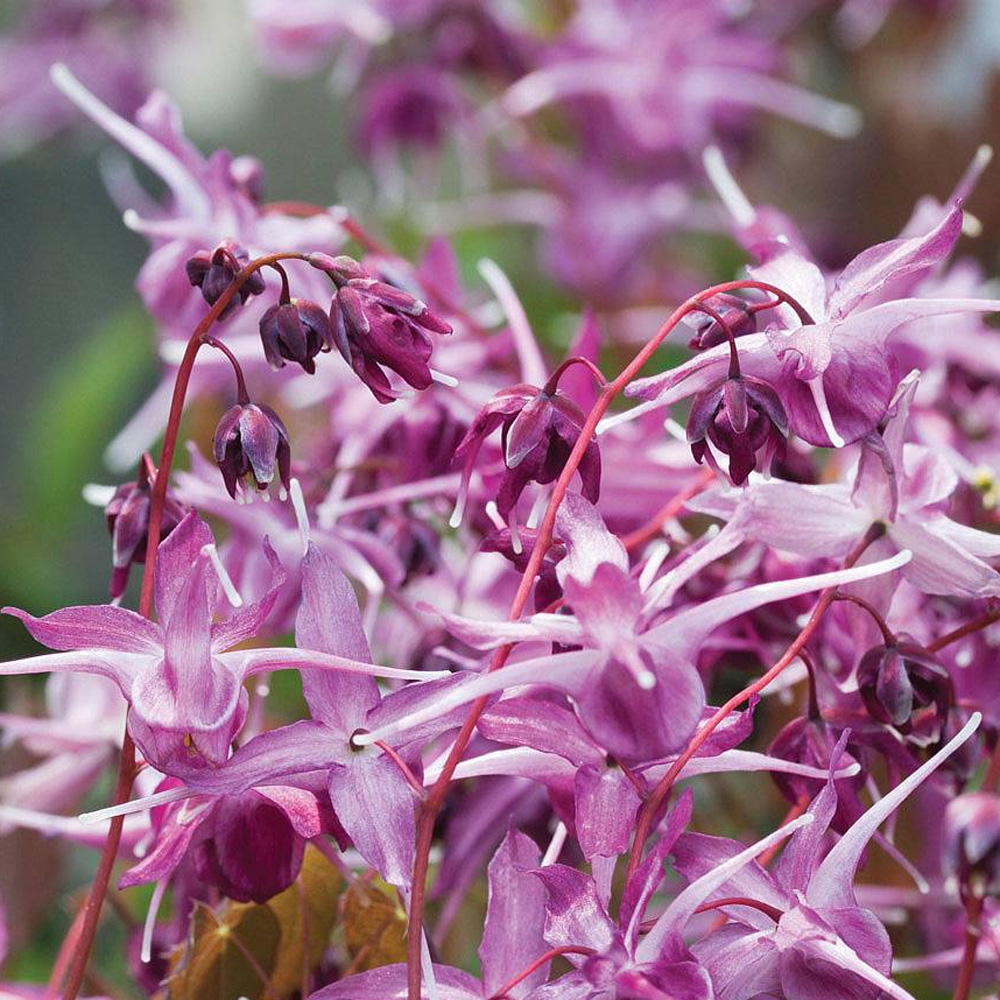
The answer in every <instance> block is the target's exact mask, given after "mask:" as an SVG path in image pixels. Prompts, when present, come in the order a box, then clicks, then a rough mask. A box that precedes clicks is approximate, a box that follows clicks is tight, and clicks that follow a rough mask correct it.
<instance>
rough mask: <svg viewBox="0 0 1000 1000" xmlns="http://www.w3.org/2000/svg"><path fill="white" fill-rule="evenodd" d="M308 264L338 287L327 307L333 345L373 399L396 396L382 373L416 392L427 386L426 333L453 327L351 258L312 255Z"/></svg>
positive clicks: (386, 400)
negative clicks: (396, 376) (394, 375)
mask: <svg viewBox="0 0 1000 1000" xmlns="http://www.w3.org/2000/svg"><path fill="white" fill-rule="evenodd" d="M310 263H311V264H312V265H313V266H314V267H318V268H320V270H323V271H325V272H326V273H327V274H329V275H330V278H331V279H332V280H333V282H334V284H335V285H336V286H337V291H336V292H335V294H334V296H333V302H332V303H331V305H330V324H331V327H332V332H333V337H334V340H335V341H336V344H337V346H338V347H339V348H340V351H341V353H342V354H343V355H344V359H345V360H346V361H347V363H348V364H349V365H350V366H351V367H352V368H353V369H354V371H355V373H356V374H357V376H358V378H360V379H361V381H362V382H364V383H365V385H367V386H368V388H369V389H371V391H372V394H373V395H374V396H375V398H376V399H377V400H378V401H379V402H380V403H390V402H392V401H393V400H394V399H396V398H398V396H399V393H398V392H397V391H396V390H395V389H393V387H392V385H391V384H390V382H389V378H388V376H387V375H386V373H385V371H384V369H386V368H388V369H389V370H390V371H394V372H395V373H396V374H397V375H399V376H400V378H402V379H403V381H404V382H406V383H408V384H409V385H411V386H413V388H414V389H426V388H427V387H428V386H430V384H431V382H433V380H434V377H433V373H432V371H431V368H430V364H429V362H430V358H431V354H432V352H433V349H434V345H433V342H432V340H431V337H430V334H431V333H437V334H448V333H451V326H450V325H449V324H448V323H445V322H444V321H443V320H441V319H439V318H438V317H437V316H435V315H434V313H432V312H431V311H430V309H428V308H427V306H426V304H425V303H423V302H421V301H420V300H419V299H417V298H414V296H412V295H410V293H409V292H406V291H404V290H403V289H401V288H396V287H395V286H393V285H389V284H386V283H385V282H383V281H379V280H378V279H377V278H374V277H372V276H371V275H370V274H369V273H368V271H366V270H365V268H364V267H363V266H362V265H361V264H359V263H358V262H357V261H356V260H353V259H352V258H350V257H327V256H326V255H324V254H311V255H310Z"/></svg>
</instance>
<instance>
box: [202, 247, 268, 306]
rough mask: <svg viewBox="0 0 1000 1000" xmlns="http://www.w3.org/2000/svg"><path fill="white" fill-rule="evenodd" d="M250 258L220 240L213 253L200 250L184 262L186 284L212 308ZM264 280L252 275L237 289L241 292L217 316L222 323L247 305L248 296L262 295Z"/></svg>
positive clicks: (256, 272) (260, 276)
mask: <svg viewBox="0 0 1000 1000" xmlns="http://www.w3.org/2000/svg"><path fill="white" fill-rule="evenodd" d="M249 263H250V255H249V254H248V253H247V252H246V250H244V249H243V247H241V246H239V245H238V244H237V243H234V242H233V241H232V240H223V241H222V242H221V243H220V244H219V245H218V246H217V247H216V248H215V249H214V250H212V251H211V252H209V251H208V250H199V251H198V252H197V253H196V254H195V255H194V256H193V257H191V258H190V259H189V260H188V262H187V276H188V281H190V282H191V284H192V285H194V286H195V287H196V288H200V289H201V294H202V296H203V297H204V299H205V301H206V302H207V303H208V304H209V305H210V306H212V305H215V303H216V302H218V301H219V299H220V298H221V297H222V294H223V293H224V292H225V290H226V289H227V288H228V287H229V286H230V285H231V284H232V283H233V279H234V278H235V277H236V275H237V274H239V272H240V271H241V270H243V268H244V267H246V266H247V264H249ZM264 287H265V286H264V277H263V275H262V274H261V273H260V272H259V271H254V273H253V274H251V275H250V276H249V277H248V278H247V279H246V281H244V282H243V284H242V285H240V290H239V291H238V292H237V293H236V295H234V296H233V298H232V299H231V300H230V302H229V303H228V305H227V306H226V307H225V309H223V310H222V312H221V313H220V314H219V319H223V318H224V317H226V316H228V315H229V314H230V313H232V312H233V311H234V310H235V309H236V308H237V307H238V306H241V305H243V304H245V303H246V301H247V299H249V298H250V296H251V295H260V293H261V292H263V291H264Z"/></svg>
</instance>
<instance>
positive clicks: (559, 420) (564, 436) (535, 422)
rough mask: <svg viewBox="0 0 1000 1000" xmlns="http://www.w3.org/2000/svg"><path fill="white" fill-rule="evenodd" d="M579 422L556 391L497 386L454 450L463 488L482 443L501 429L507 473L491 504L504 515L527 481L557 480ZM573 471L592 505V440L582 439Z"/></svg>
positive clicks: (596, 463) (597, 457) (597, 460)
mask: <svg viewBox="0 0 1000 1000" xmlns="http://www.w3.org/2000/svg"><path fill="white" fill-rule="evenodd" d="M585 421H586V418H585V417H584V415H583V412H582V411H581V410H580V408H579V407H578V406H577V405H576V404H575V403H574V402H573V401H572V400H571V399H570V398H569V397H568V396H565V395H564V394H563V393H561V392H559V391H558V390H557V391H555V392H553V393H548V392H546V391H545V390H544V389H539V388H537V387H536V386H533V385H524V384H522V385H514V386H511V387H510V388H509V389H502V390H501V391H500V392H498V393H496V395H494V396H493V398H492V399H490V400H489V401H488V402H487V403H486V405H485V406H484V407H483V408H482V409H481V410H480V411H479V413H478V414H477V415H476V419H475V420H474V421H473V422H472V426H471V427H470V428H469V430H468V432H467V433H466V435H465V437H464V438H463V439H462V441H461V443H460V444H459V446H458V448H456V449H455V458H456V459H458V458H463V457H464V458H465V479H464V483H463V488H464V487H465V486H466V485H467V483H468V478H469V476H470V475H471V473H472V465H473V463H474V462H475V459H476V455H477V454H478V452H479V449H480V447H481V446H482V443H483V441H484V440H485V439H486V438H487V437H488V436H489V435H490V434H492V433H493V431H495V430H496V429H497V428H498V427H502V432H501V433H502V438H501V440H502V443H503V451H504V465H505V466H506V467H507V471H506V473H505V474H504V477H503V480H502V481H501V483H500V488H499V490H498V492H497V498H496V502H497V509H498V510H499V511H500V513H501V514H502V515H503V516H504V517H507V515H508V514H509V513H510V512H511V511H512V510H513V509H514V507H515V505H516V504H517V501H518V499H519V498H520V496H521V493H522V492H523V491H524V488H525V487H526V486H527V485H528V483H530V482H535V483H541V484H542V485H545V484H547V483H551V482H554V481H555V480H556V479H557V478H558V476H559V474H560V473H561V472H562V470H563V468H564V467H565V465H566V462H567V460H568V459H569V455H570V452H571V451H572V450H573V446H574V445H575V444H576V441H577V438H579V436H580V432H581V431H582V430H583V425H584V423H585ZM579 472H580V480H581V482H582V485H583V490H582V492H583V495H584V496H585V497H586V498H587V499H588V500H589V501H590V502H591V503H596V502H597V499H598V497H599V496H600V492H601V452H600V449H599V448H598V446H597V439H596V438H592V439H591V440H590V441H589V442H588V444H587V450H586V451H585V452H584V455H583V459H582V460H581V461H580V468H579Z"/></svg>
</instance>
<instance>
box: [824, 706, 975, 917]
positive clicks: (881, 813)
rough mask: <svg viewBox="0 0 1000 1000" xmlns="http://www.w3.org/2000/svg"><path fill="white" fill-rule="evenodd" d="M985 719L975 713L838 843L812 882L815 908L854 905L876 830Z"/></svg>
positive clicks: (866, 813) (854, 824)
mask: <svg viewBox="0 0 1000 1000" xmlns="http://www.w3.org/2000/svg"><path fill="white" fill-rule="evenodd" d="M980 722H982V716H981V715H980V714H979V713H978V712H976V713H975V714H974V715H973V716H972V718H971V719H969V721H968V722H967V723H966V724H965V726H963V728H962V729H961V731H960V732H959V733H958V735H957V736H955V737H954V738H953V739H951V740H949V742H948V743H946V744H945V745H944V746H943V747H942V748H941V749H940V750H939V751H938V752H937V753H936V754H934V756H933V757H931V758H930V760H928V761H927V762H926V763H924V764H922V765H921V766H920V767H918V768H917V769H916V770H915V771H914V772H913V774H911V775H909V776H908V777H906V778H904V779H903V780H902V781H901V782H900V783H899V784H898V785H896V787H895V788H894V789H893V790H892V791H891V792H888V793H887V794H886V795H884V796H883V797H882V798H881V799H879V801H878V802H876V803H875V805H873V806H872V807H871V808H870V809H868V810H867V812H865V813H863V814H862V816H861V817H860V818H859V819H858V820H856V821H855V822H854V823H853V824H852V826H851V827H850V829H849V830H848V831H847V832H846V833H845V834H844V835H843V837H841V838H840V840H838V841H837V843H836V844H835V845H834V846H833V848H832V849H831V851H830V853H829V854H828V855H827V856H826V857H825V858H824V859H823V862H822V863H821V864H820V866H819V867H818V868H817V869H816V871H815V873H814V874H813V877H812V878H811V879H810V880H809V886H808V888H807V889H806V896H807V898H808V900H809V904H810V905H811V906H814V907H849V906H854V905H855V902H854V889H853V885H854V876H855V873H856V872H857V870H858V865H859V864H860V863H861V856H862V855H863V854H864V852H865V848H866V847H867V846H868V841H869V840H871V838H872V837H873V836H874V835H875V831H876V830H877V829H878V828H879V827H880V826H881V825H882V824H883V823H884V822H885V821H886V820H887V819H888V818H889V817H890V816H891V815H892V814H893V813H894V812H895V811H896V810H897V809H898V808H899V807H900V806H901V805H902V804H903V802H904V801H905V800H906V799H907V798H908V797H909V796H910V795H911V794H912V793H913V792H914V790H915V789H917V788H918V787H919V786H920V785H921V784H923V782H924V781H925V780H926V779H927V778H928V777H929V776H930V775H931V774H932V773H933V772H934V771H935V770H937V768H939V767H940V766H941V765H942V764H943V763H944V762H945V761H946V760H947V759H948V758H949V757H950V756H951V755H952V754H953V753H954V752H955V751H956V750H957V749H958V748H959V747H960V746H961V745H962V744H963V743H965V742H966V740H968V739H970V738H971V737H972V735H973V734H974V733H975V732H976V730H977V729H978V728H979V723H980Z"/></svg>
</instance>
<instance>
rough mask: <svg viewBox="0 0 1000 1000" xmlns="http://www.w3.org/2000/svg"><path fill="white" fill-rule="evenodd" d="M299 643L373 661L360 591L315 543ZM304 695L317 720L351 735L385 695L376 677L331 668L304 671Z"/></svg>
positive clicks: (308, 559)
mask: <svg viewBox="0 0 1000 1000" xmlns="http://www.w3.org/2000/svg"><path fill="white" fill-rule="evenodd" d="M295 641H296V643H297V644H298V646H299V647H300V649H315V650H319V651H320V652H322V653H329V654H332V655H334V656H344V657H347V658H348V659H351V660H357V661H360V662H363V663H368V662H369V661H370V660H371V650H370V649H369V648H368V638H367V636H366V635H365V631H364V628H363V627H362V625H361V611H360V609H359V607H358V599H357V597H356V596H355V594H354V590H353V589H352V587H351V585H350V583H349V582H348V580H347V577H346V576H344V574H343V573H342V572H341V571H340V568H339V567H338V566H337V564H336V563H335V562H334V561H333V560H332V559H331V558H330V557H329V556H328V555H326V554H325V553H324V552H322V551H320V550H319V549H318V548H316V546H315V545H313V544H311V543H310V545H309V551H308V552H307V553H306V555H305V558H304V559H303V560H302V604H301V605H300V606H299V613H298V615H297V616H296V619H295ZM302 693H303V694H304V695H305V699H306V702H307V703H308V705H309V710H310V711H311V712H312V714H313V717H314V718H316V719H319V720H320V721H321V722H325V723H326V724H327V725H328V726H330V728H331V729H333V730H334V731H335V732H339V733H344V734H345V735H347V736H350V734H351V733H352V732H354V730H355V729H357V728H359V727H360V726H361V725H362V724H363V723H364V721H365V716H366V715H367V714H368V712H369V710H370V709H371V708H373V707H374V706H375V705H377V704H378V703H379V700H380V697H381V696H380V695H379V691H378V685H377V684H376V683H375V678H374V677H372V676H367V677H366V676H363V675H360V674H350V673H341V672H332V671H329V670H302Z"/></svg>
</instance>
